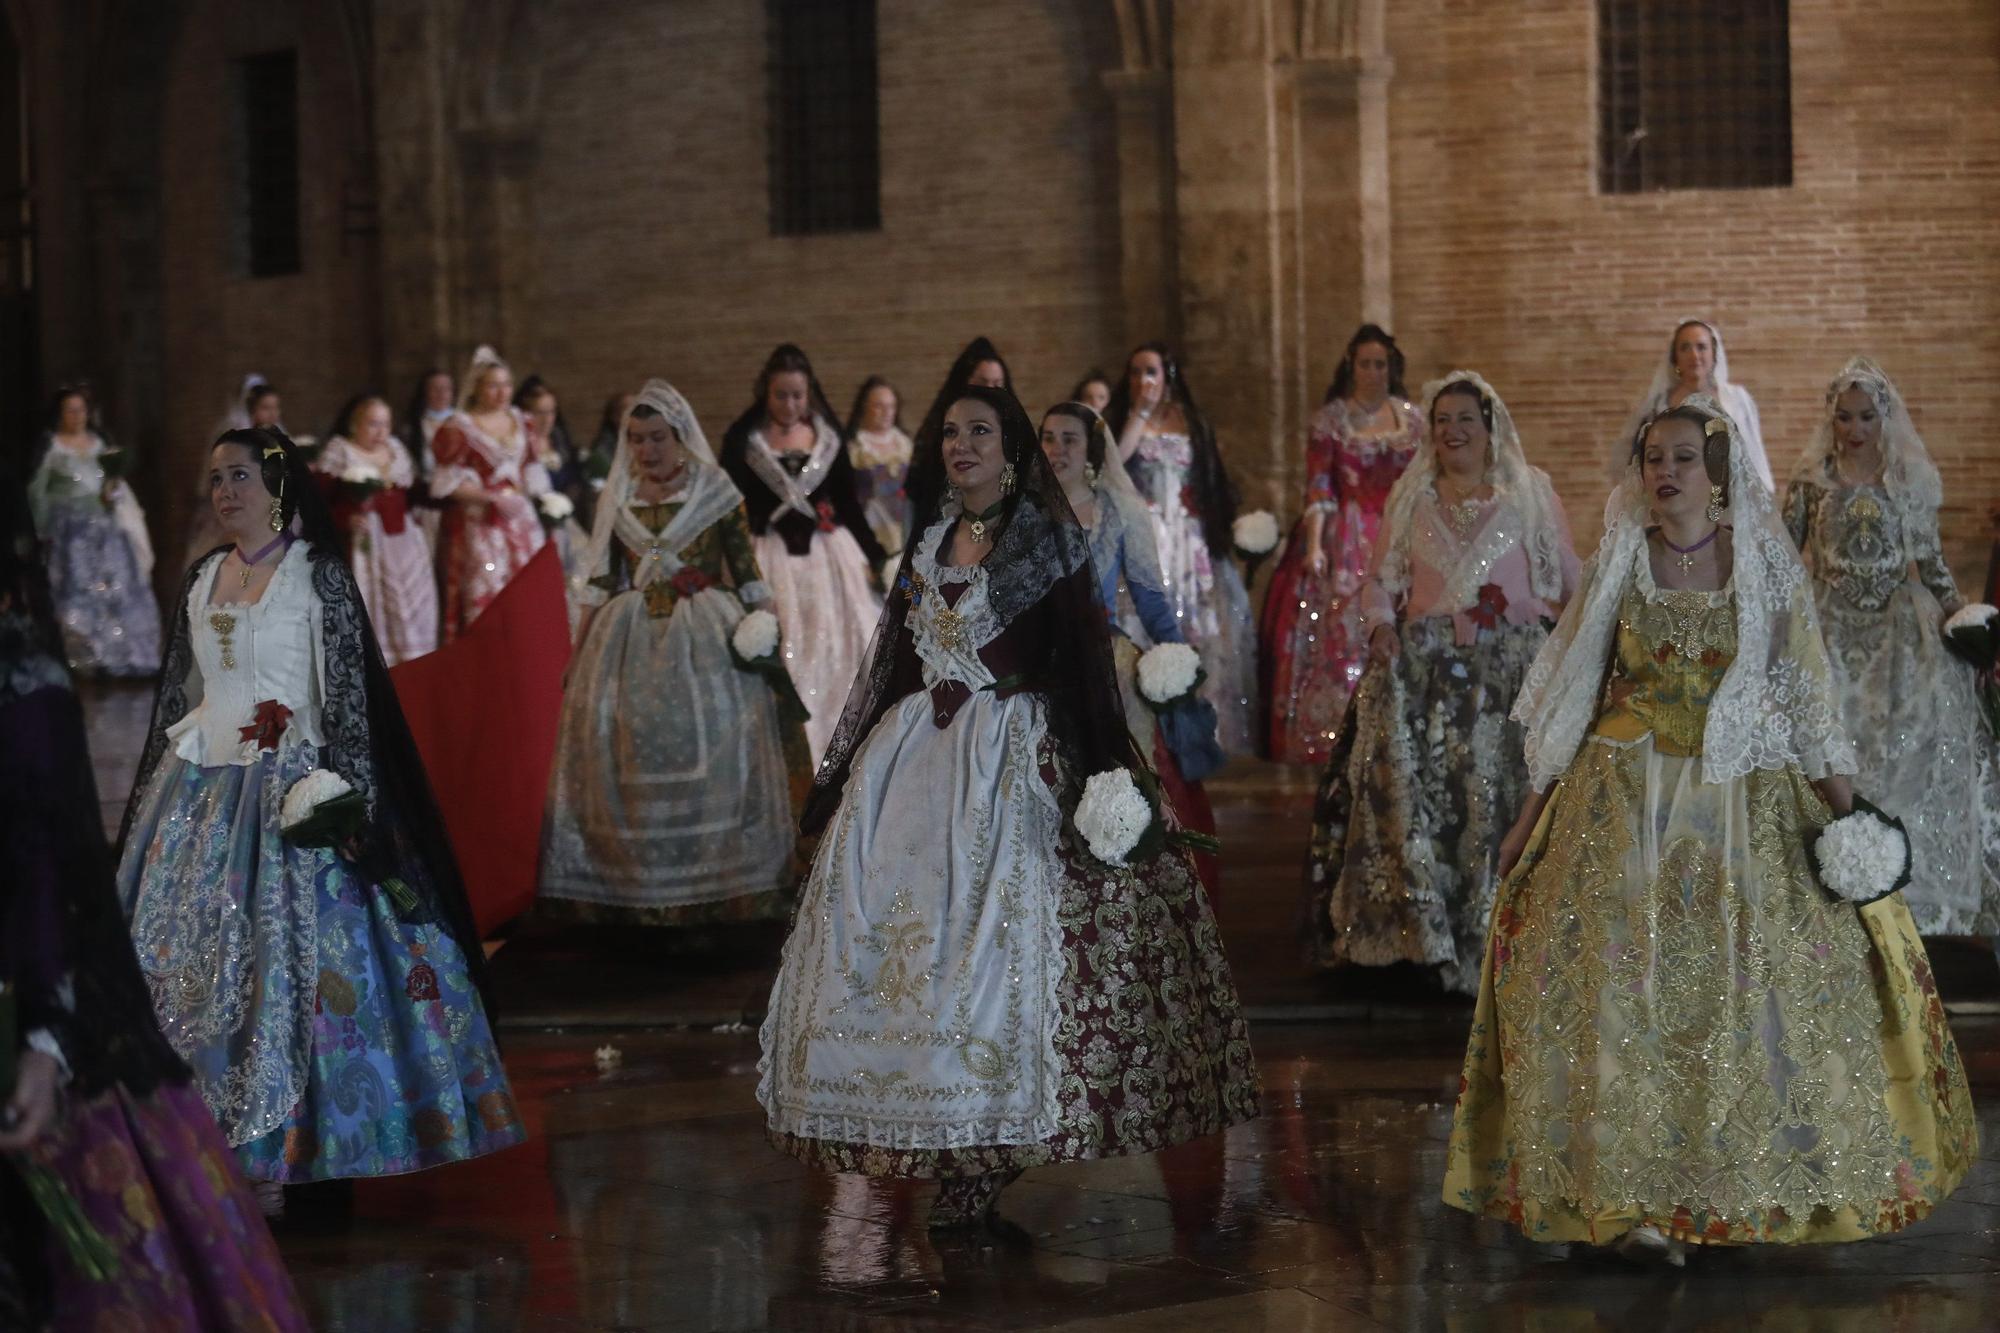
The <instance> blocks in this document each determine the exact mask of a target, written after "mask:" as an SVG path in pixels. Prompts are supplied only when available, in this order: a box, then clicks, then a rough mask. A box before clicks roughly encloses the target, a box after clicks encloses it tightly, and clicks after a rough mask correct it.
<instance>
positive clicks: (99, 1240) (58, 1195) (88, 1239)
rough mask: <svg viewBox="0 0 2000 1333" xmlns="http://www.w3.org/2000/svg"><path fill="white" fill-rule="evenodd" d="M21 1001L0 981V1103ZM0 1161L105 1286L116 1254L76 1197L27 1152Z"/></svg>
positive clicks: (76, 1259) (80, 1263) (7, 1086)
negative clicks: (26, 1188)
mask: <svg viewBox="0 0 2000 1333" xmlns="http://www.w3.org/2000/svg"><path fill="white" fill-rule="evenodd" d="M18 1006H19V997H18V996H17V994H16V992H15V990H14V988H13V987H12V986H9V985H8V984H7V983H6V982H4V981H0V1105H4V1104H5V1103H6V1102H7V1101H8V1100H9V1099H11V1098H12V1097H13V1095H14V1081H15V1079H16V1078H17V1077H18V1076H19V1067H18V1065H17V1062H16V1055H17V1054H18V1052H19V1051H20V1041H21V1036H20V1032H19V1012H20V1011H19V1007H18ZM0 1161H4V1162H5V1163H6V1164H7V1165H9V1166H11V1167H13V1168H14V1170H15V1171H16V1172H18V1173H19V1174H20V1177H21V1183H22V1184H24V1185H26V1186H27V1187H28V1195H29V1197H30V1198H32V1199H34V1201H35V1206H36V1207H37V1208H39V1209H41V1210H42V1216H43V1218H45V1219H46V1220H47V1222H48V1224H49V1230H50V1232H51V1233H52V1234H53V1235H54V1236H55V1237H56V1238H57V1239H59V1240H61V1241H62V1244H63V1248H64V1249H66V1250H67V1251H69V1259H70V1262H71V1263H73V1264H75V1265H76V1268H77V1271H78V1272H80V1273H82V1274H83V1275H84V1276H85V1277H87V1278H89V1279H90V1280H91V1281H93V1282H103V1281H105V1280H106V1279H107V1278H109V1277H111V1276H112V1275H113V1274H115V1273H116V1272H117V1271H118V1251H117V1250H115V1249H113V1248H112V1246H111V1242H110V1241H108V1240H106V1239H105V1238H104V1233H103V1232H101V1231H99V1230H98V1229H97V1227H96V1226H95V1225H94V1224H93V1223H92V1222H91V1220H90V1218H89V1217H88V1216H86V1215H85V1213H84V1211H83V1207H82V1205H80V1204H79V1203H77V1201H76V1196H75V1195H73V1194H71V1193H70V1192H69V1187H68V1186H67V1185H65V1184H63V1182H62V1178H61V1177H60V1176H58V1175H56V1173H55V1172H54V1171H53V1170H51V1169H50V1168H49V1167H48V1166H47V1164H45V1163H43V1162H41V1161H38V1160H36V1158H35V1157H34V1156H33V1154H31V1153H28V1152H12V1153H7V1154H5V1155H4V1156H0Z"/></svg>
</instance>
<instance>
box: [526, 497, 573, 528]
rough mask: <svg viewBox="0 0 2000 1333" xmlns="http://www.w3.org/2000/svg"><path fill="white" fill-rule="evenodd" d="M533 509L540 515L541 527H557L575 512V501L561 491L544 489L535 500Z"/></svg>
mask: <svg viewBox="0 0 2000 1333" xmlns="http://www.w3.org/2000/svg"><path fill="white" fill-rule="evenodd" d="M535 510H536V512H537V513H539V514H540V515H541V516H542V526H543V527H545V528H559V527H561V526H562V525H563V522H564V521H565V520H566V519H568V518H569V516H570V515H571V514H574V513H575V512H576V502H575V501H574V500H572V499H570V498H569V497H568V496H567V495H564V494H563V493H562V492H561V491H544V492H542V494H541V496H540V497H539V498H538V499H536V501H535Z"/></svg>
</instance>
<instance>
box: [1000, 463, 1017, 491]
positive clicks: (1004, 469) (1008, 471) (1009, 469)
mask: <svg viewBox="0 0 2000 1333" xmlns="http://www.w3.org/2000/svg"><path fill="white" fill-rule="evenodd" d="M1014 480H1015V473H1014V465H1013V464H1012V463H1003V464H1001V466H1000V494H1002V495H1012V494H1013V493H1014Z"/></svg>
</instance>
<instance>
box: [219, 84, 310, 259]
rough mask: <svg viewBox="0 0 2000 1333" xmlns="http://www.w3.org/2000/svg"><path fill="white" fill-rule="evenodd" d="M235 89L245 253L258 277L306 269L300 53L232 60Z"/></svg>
mask: <svg viewBox="0 0 2000 1333" xmlns="http://www.w3.org/2000/svg"><path fill="white" fill-rule="evenodd" d="M230 64H231V71H230V72H231V75H232V78H231V80H230V82H231V83H232V84H233V85H234V90H235V94H236V98H235V101H236V124H235V144H236V190H237V197H238V202H239V206H238V208H237V210H236V212H237V219H238V223H237V226H238V254H239V256H240V262H241V264H242V266H243V267H244V268H245V269H246V270H247V271H248V272H249V274H250V276H251V277H253V278H268V277H276V276H278V275H281V274H286V273H297V272H299V270H300V268H301V267H302V265H301V257H300V246H299V58H298V53H297V52H296V51H267V52H265V53H263V54H261V55H254V56H243V57H240V58H238V59H236V60H233V61H231V62H230Z"/></svg>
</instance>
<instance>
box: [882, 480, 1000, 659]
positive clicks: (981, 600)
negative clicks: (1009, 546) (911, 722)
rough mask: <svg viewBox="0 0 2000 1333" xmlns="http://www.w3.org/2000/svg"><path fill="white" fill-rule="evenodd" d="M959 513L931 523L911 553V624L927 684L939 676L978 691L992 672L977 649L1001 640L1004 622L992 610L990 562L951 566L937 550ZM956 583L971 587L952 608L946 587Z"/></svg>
mask: <svg viewBox="0 0 2000 1333" xmlns="http://www.w3.org/2000/svg"><path fill="white" fill-rule="evenodd" d="M955 517H956V514H955V513H954V514H949V515H947V516H946V517H944V518H941V519H939V520H938V521H937V522H935V523H933V524H931V526H930V527H929V528H928V529H926V530H925V532H924V535H923V539H922V541H921V542H920V543H919V544H918V546H917V549H916V550H915V551H913V552H912V553H911V556H910V573H911V575H912V576H913V580H914V582H915V584H916V588H915V591H916V594H917V596H916V600H915V604H914V605H913V606H911V608H910V616H909V626H910V632H911V634H913V635H914V636H915V637H916V649H917V660H918V662H919V663H921V665H922V667H923V673H924V686H925V687H926V688H929V687H930V686H933V685H935V684H937V683H938V682H939V681H941V680H955V681H957V682H958V683H959V684H961V685H964V686H966V687H968V688H969V689H974V690H979V689H984V688H985V687H986V686H988V685H991V684H992V683H993V673H992V672H991V671H989V670H988V669H987V667H986V663H985V662H984V661H983V660H982V659H981V658H980V656H979V650H980V649H981V648H984V647H985V646H986V645H987V644H989V643H991V642H992V641H993V640H994V639H996V638H998V637H999V635H1000V631H1001V630H1003V629H1005V628H1006V626H1004V625H1002V624H1001V623H1000V618H999V617H998V616H996V615H995V614H994V613H993V606H992V603H991V602H990V601H989V600H988V598H987V588H986V566H985V565H984V564H978V565H947V564H943V563H941V562H940V561H939V560H938V558H937V556H936V555H935V554H934V552H936V551H937V549H938V547H939V546H940V545H941V544H942V543H943V541H944V534H945V531H946V529H948V528H949V527H950V526H951V523H952V520H953V518H955ZM954 583H959V584H965V585H967V586H966V588H965V591H964V592H962V593H960V594H959V595H958V604H957V605H956V606H951V605H947V604H946V602H945V599H944V593H943V588H944V586H945V585H947V584H954ZM890 595H891V596H900V595H901V594H900V593H895V592H892V593H891V594H890Z"/></svg>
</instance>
